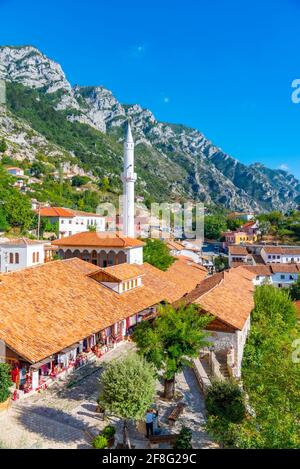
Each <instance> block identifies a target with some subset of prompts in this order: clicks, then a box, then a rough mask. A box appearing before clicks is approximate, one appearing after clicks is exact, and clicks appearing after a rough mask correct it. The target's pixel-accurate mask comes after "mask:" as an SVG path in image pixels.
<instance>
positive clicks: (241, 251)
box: [228, 244, 248, 256]
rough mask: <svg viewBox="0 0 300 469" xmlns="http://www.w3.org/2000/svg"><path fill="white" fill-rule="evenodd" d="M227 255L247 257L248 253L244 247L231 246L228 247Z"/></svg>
mask: <svg viewBox="0 0 300 469" xmlns="http://www.w3.org/2000/svg"><path fill="white" fill-rule="evenodd" d="M228 249H229V254H233V255H240V256H247V254H248V251H247V248H246V246H241V245H239V244H232V245H231V246H229V248H228Z"/></svg>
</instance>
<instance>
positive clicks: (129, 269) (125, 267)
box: [101, 263, 141, 281]
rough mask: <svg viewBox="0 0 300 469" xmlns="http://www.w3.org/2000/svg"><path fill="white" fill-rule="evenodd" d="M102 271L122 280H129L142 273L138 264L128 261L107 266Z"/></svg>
mask: <svg viewBox="0 0 300 469" xmlns="http://www.w3.org/2000/svg"><path fill="white" fill-rule="evenodd" d="M101 271H103V272H105V273H106V274H109V275H110V276H111V277H113V278H115V279H116V280H120V281H122V280H129V279H131V278H136V277H139V276H140V275H141V271H140V269H139V268H138V266H137V265H135V264H127V263H124V264H118V265H112V266H110V267H105V268H102V269H101Z"/></svg>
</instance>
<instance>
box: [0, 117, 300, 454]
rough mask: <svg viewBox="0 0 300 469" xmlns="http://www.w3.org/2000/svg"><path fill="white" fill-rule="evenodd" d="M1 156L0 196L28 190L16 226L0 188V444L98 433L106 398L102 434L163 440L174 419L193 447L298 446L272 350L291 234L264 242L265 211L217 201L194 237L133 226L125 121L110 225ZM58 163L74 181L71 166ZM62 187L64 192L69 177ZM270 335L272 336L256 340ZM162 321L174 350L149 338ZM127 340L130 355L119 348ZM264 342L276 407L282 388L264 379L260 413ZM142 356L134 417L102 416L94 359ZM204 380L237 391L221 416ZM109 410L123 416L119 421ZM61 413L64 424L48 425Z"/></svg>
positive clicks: (290, 270) (143, 441)
mask: <svg viewBox="0 0 300 469" xmlns="http://www.w3.org/2000/svg"><path fill="white" fill-rule="evenodd" d="M6 152H7V150H6V149H5V153H6ZM5 158H6V160H5ZM9 158H10V157H9V155H7V154H6V155H5V156H4V158H3V157H2V168H1V174H0V176H1V178H2V181H4V182H5V184H6V188H5V189H4V190H3V191H2V196H3V195H4V196H6V197H7V201H8V199H9V198H11V199H12V200H18V203H20V197H26V202H25V203H24V206H22V207H23V209H22V210H23V211H22V217H23V220H22V224H21V225H19V226H18V222H17V219H16V217H15V218H13V217H14V216H15V215H14V213H13V203H12V205H11V208H9V209H7V206H8V204H7V205H5V203H4V205H3V207H1V210H2V213H3V217H2V224H3V229H2V238H1V240H0V271H1V274H0V298H1V302H0V339H1V342H2V345H1V362H2V366H6V367H7V368H6V370H8V371H7V372H8V375H9V379H8V380H7V383H8V384H7V392H6V393H5V392H3V396H4V397H5V398H4V399H2V402H1V403H0V410H1V412H0V425H1V437H0V440H1V442H3V444H4V445H8V446H12V447H18V445H20V441H21V439H22V438H25V443H24V445H25V447H31V445H35V444H40V445H42V447H49V448H52V447H54V448H57V447H66V448H74V447H78V446H79V445H81V447H92V446H93V445H94V447H97V446H95V445H97V444H98V443H97V441H98V439H99V438H100V437H101V438H104V440H105V438H106V437H105V436H103V434H102V433H101V432H104V431H106V430H105V428H106V427H105V425H104V423H105V422H104V420H103V421H101V422H99V418H98V416H99V414H101V413H103V412H104V410H103V409H105V405H106V406H107V410H106V411H105V412H107V414H108V416H107V417H106V424H108V426H110V427H113V432H115V437H114V439H113V442H111V445H113V447H127V448H130V447H131V445H134V446H135V447H140V448H148V447H151V448H163V447H172V445H174V444H175V447H176V444H179V443H178V441H179V440H180V438H182V434H184V432H186V430H184V428H185V429H186V428H188V430H189V432H190V434H189V435H190V437H189V438H190V443H189V444H190V445H192V446H193V448H214V447H220V446H221V447H266V445H274V447H276V445H286V446H287V447H297V445H299V435H298V433H297V430H296V427H297V424H298V423H299V420H298V417H299V416H297V411H296V409H297V405H298V404H297V397H296V390H297V385H298V384H297V383H299V368H297V365H296V364H295V363H293V362H292V360H291V356H290V358H289V357H287V356H285V357H283V356H282V355H281V352H280V350H282V349H286V350H289V353H290V354H292V350H293V345H292V341H293V338H295V337H296V336H297V331H298V330H299V323H298V322H297V315H298V318H299V300H300V283H299V274H300V246H299V245H297V244H294V245H292V244H279V243H278V240H277V241H276V242H274V239H273V240H269V241H267V240H266V239H264V238H263V233H262V231H263V223H264V221H263V220H262V218H260V216H259V214H253V213H248V212H239V213H238V214H235V213H231V214H229V215H228V214H226V215H225V216H224V215H222V217H224V218H223V219H226V220H228V224H227V226H226V225H225V226H224V224H223V225H222V223H221V224H218V223H216V224H213V223H211V222H212V221H215V219H216V218H219V219H220V215H215V214H212V213H208V215H207V220H208V229H211V228H212V227H214V229H215V231H218V230H219V236H213V235H214V233H213V232H212V230H211V234H212V236H209V237H207V238H206V239H205V241H204V243H200V244H199V243H197V240H196V241H193V240H184V239H174V233H172V230H171V231H170V232H169V233H168V237H166V236H165V235H166V233H165V232H164V231H163V230H162V231H161V232H160V237H159V238H157V239H151V238H146V237H143V236H142V233H143V228H141V225H143V221H144V220H142V219H141V217H135V216H134V207H135V203H136V198H135V192H134V188H135V183H136V180H137V177H136V174H135V172H134V139H133V134H132V132H131V125H130V122H128V124H127V130H126V136H125V142H124V162H123V172H122V174H121V179H122V182H123V197H124V209H123V214H122V217H120V216H119V217H118V219H117V223H116V227H115V230H114V231H113V230H112V229H111V228H110V226H111V225H110V222H111V220H109V218H108V217H107V216H106V215H99V214H97V213H95V212H93V211H92V210H91V211H84V210H82V209H79V208H77V209H75V208H68V207H64V206H56V205H53V204H52V205H51V204H50V203H49V201H44V200H39V199H38V197H39V194H40V192H39V191H40V189H39V187H40V186H41V185H42V184H43V183H42V181H41V179H40V174H38V171H37V169H36V171H35V172H34V175H33V174H32V173H33V171H32V166H31V169H30V170H28V171H27V170H24V169H23V168H22V167H21V166H22V165H18V166H14V165H9V164H6V163H7V162H8V161H9ZM3 159H4V161H3ZM26 171H27V174H26ZM52 176H53V177H55V174H52ZM64 177H65V175H64ZM70 177H71V180H72V181H74V178H77V179H76V181H77V182H78V181H79V178H80V175H74V174H73V173H71V174H70ZM81 177H83V176H81ZM33 187H34V188H35V189H34V190H33ZM73 187H75V189H74V191H75V192H76V189H78V187H77V186H76V184H74V186H73ZM79 187H80V188H82V187H83V186H82V185H79ZM33 191H35V194H36V198H35V199H33V198H31V195H32V192H33ZM26 192H30V197H29V196H28V195H27V194H26ZM78 192H79V191H78ZM23 193H24V194H23ZM85 193H89V186H88V185H87V187H86V192H85ZM9 203H11V202H9ZM22 204H23V200H22ZM30 204H31V205H30ZM289 216H292V215H289ZM294 216H295V217H296V210H295V212H294ZM223 219H222V220H223ZM233 220H237V221H233ZM148 222H149V221H148ZM158 222H159V221H158V220H155V222H153V220H152V221H151V223H155V224H157V223H158ZM5 224H6V226H5ZM226 228H227V229H226ZM230 228H231V229H230ZM206 234H207V233H206ZM213 238H214V239H213ZM278 305H280V307H279V309H278ZM264 315H265V316H264ZM164 321H165V324H166V325H165V330H164V332H163V333H162V332H161V334H162V335H161V336H159V331H160V329H159V328H160V327H163V326H162V324H164ZM176 328H177V329H176ZM194 328H195V335H192V334H193V332H192V331H193V329H194ZM183 331H184V334H183ZM188 331H190V334H191V335H190V336H189V335H188ZM175 332H176V333H175ZM283 332H284V333H283ZM281 333H282V334H281ZM155 334H157V335H155ZM172 334H173V335H172ZM185 334H186V335H185ZM257 334H260V337H261V343H258V342H257V341H256V336H257ZM268 334H269V335H270V337H271V338H272V339H274V338H275V337H276V341H275V340H272V341H271V342H270V343H269V342H268V341H269V335H268ZM278 335H280V338H278V339H277V336H278ZM165 336H167V340H168V341H171V342H170V343H173V348H174V350H173V349H172V347H170V349H166V350H164V349H163V347H164V346H163V340H165V339H163V337H165ZM155 337H156V340H157V341H158V342H157V343H156V342H153V341H154V338H155ZM159 341H161V342H159ZM172 341H173V342H172ZM261 344H263V345H261ZM152 347H154V348H155V347H156V353H157V351H159V350H160V347H162V350H163V352H162V357H164V356H165V355H167V356H168V354H169V356H168V359H167V360H165V358H161V359H160V361H159V365H158V364H157V359H155V358H154V355H153V353H154V352H153V351H152ZM180 347H181V348H182V350H181V349H180ZM260 347H261V348H260ZM276 347H278V349H276ZM136 351H137V352H138V355H137V357H138V358H136V357H135V355H134V356H132V355H131V354H132V353H136ZM256 354H257V356H260V358H259V359H258V360H255V359H254V357H255V356H256ZM270 354H271V355H272V356H274V360H275V358H276V359H277V360H278V362H275V361H274V363H273V364H272V367H273V370H272V371H273V373H274V374H276V372H277V371H276V370H277V368H278V367H279V368H280V367H281V371H282V373H283V375H284V380H287V382H288V384H289V386H290V394H289V396H288V403H286V406H285V407H284V406H281V404H282V402H281V399H282V400H285V402H286V399H287V397H286V396H284V392H285V391H284V390H283V389H282V388H281V389H279V388H276V392H277V394H278V396H277V398H276V399H277V400H278V402H277V404H278V405H277V407H278V409H277V407H276V410H275V409H274V414H272V416H270V415H269V414H268V413H267V410H266V409H267V407H268V405H269V404H270V402H269V399H271V397H270V396H271V393H272V389H271V386H272V385H274V384H272V385H270V383H268V384H266V383H264V382H263V381H262V383H261V386H266V388H265V391H264V392H263V393H261V394H259V392H258V389H257V387H256V386H257V385H256V384H255V383H254V382H253V375H254V374H255V375H256V379H258V380H263V379H264V377H265V375H266V374H267V369H268V366H269V362H268V359H267V357H268V356H269V355H270ZM141 356H142V357H143V360H146V362H145V363H146V364H144V365H143V367H144V369H145V370H147V369H148V368H147V367H148V366H150V365H149V363H150V362H151V361H152V362H153V364H154V365H153V366H157V368H158V373H159V379H158V376H157V374H156V375H155V379H154V378H153V376H152V377H151V380H153V379H154V381H153V383H154V384H153V386H155V392H152V394H151V392H150V390H149V389H150V388H151V386H152V385H151V386H150V387H149V389H148V388H147V389H145V391H143V392H146V393H148V392H149V396H150V397H149V401H148V403H146V408H145V403H144V404H143V405H142V404H141V409H139V411H138V412H137V413H136V417H134V418H133V416H132V415H133V414H129V415H128V416H125V415H123V414H122V412H121V413H119V414H117V416H116V415H115V413H116V411H115V413H114V412H112V411H111V415H110V412H109V409H115V407H113V403H112V402H111V401H109V400H108V397H107V401H105V402H104V401H103V402H102V401H101V399H100V398H99V399H97V396H96V395H97V392H98V387H97V383H96V378H95V376H99V377H100V378H99V379H100V381H101V376H102V372H103V364H104V363H111V366H112V370H113V367H114V366H118V365H116V364H115V363H119V362H120V360H121V362H120V363H123V362H122V360H125V361H124V367H126V366H128V367H130V366H134V364H136V363H137V362H136V360H141V358H139V357H141ZM126 357H129V362H128V360H127V362H126ZM130 357H133V358H132V361H131V362H130ZM151 357H152V358H151ZM115 358H118V360H117V361H115V360H114V359H115ZM147 360H148V361H147ZM168 360H169V361H168ZM187 361H188V362H189V363H188V364H189V366H187ZM148 362H149V363H148ZM170 364H171V365H170ZM0 366H1V365H0ZM105 369H106V368H105ZM150 369H152V368H149V370H150ZM85 370H86V371H85ZM108 370H109V368H108ZM145 372H146V371H145ZM1 373H3V375H4V368H3V371H1ZM95 373H97V375H96V374H95ZM103 373H104V376H105V373H106V372H105V371H104V372H103ZM107 373H108V375H107V376H109V372H107ZM149 373H150V371H149ZM151 373H152V372H151ZM151 373H150V374H151ZM94 374H95V375H94ZM258 374H259V376H258ZM1 376H2V375H1ZM93 376H94V378H93ZM128 376H130V373H129V374H128ZM118 377H120V373H119V374H118ZM102 379H103V382H102V386H103V389H105V378H102ZM106 379H108V378H106ZM120 379H121V378H120ZM122 379H123V378H122ZM128 379H129V378H128ZM137 379H138V378H137ZM145 380H146V378H145ZM142 381H143V380H142ZM146 381H147V380H146ZM146 381H145V382H146ZM273 381H274V382H275V386H279V385H278V384H277V383H276V379H275V378H274V380H273ZM151 382H152V381H151ZM92 383H93V384H92ZM95 383H96V384H95ZM121 385H122V383H121V384H120V386H121ZM132 385H133V383H132ZM128 386H129V384H128ZM141 386H142V385H141ZM162 386H163V387H162ZM218 386H219V387H221V391H220V392H222V393H224V392H228V396H229V398H228V399H229V401H230V399H233V397H232V396H233V395H234V394H236V393H237V394H238V395H239V396H240V398H239V399H240V400H239V402H238V403H237V402H235V401H234V400H233V401H232V402H230V403H229V404H228V403H226V406H225V410H224V409H223V411H224V412H225V414H226V417H225V416H222V418H221V414H218V413H215V412H216V410H214V411H213V410H212V408H213V405H212V404H211V403H212V401H213V399H214V398H215V397H214V396H215V394H217V393H218V392H219V391H218ZM141 389H142V387H141ZM102 392H104V391H102ZM141 392H142V391H141ZM81 394H82V395H84V397H82V395H81ZM121 394H122V393H121ZM147 395H148V394H147ZM1 396H2V395H1V394H0V397H1ZM79 396H80V397H79ZM230 396H231V397H230ZM115 399H116V400H117V399H119V396H115ZM136 399H137V402H139V401H138V397H136ZM128 400H129V401H130V397H128ZM75 401H77V404H76V405H75V404H74V402H75ZM241 401H242V402H243V404H241ZM75 403H76V402H75ZM279 404H280V405H279ZM128 405H130V404H128ZM230 405H232V406H234V408H235V410H236V409H239V412H240V413H239V417H236V420H231V419H233V416H232V415H229V414H230V412H229V409H230ZM282 405H283V404H282ZM57 406H58V407H57ZM143 406H144V407H143ZM150 406H152V407H153V408H155V409H156V411H157V412H158V413H159V415H160V425H159V426H156V427H155V428H156V430H155V429H154V430H155V431H154V430H153V425H152V427H151V426H150V427H151V428H150V427H149V428H150V434H149V432H148V429H149V428H148V427H147V437H148V438H145V432H146V429H145V428H143V417H141V413H142V414H143V412H146V410H147V407H149V408H150ZM227 406H228V407H227ZM241 406H242V407H241ZM243 406H244V407H243ZM205 407H206V410H205ZM241 408H242V410H241ZM84 409H88V412H86V411H84ZM223 411H222V412H223ZM220 412H221V411H220ZM282 413H284V425H285V429H286V433H282V427H281V423H280V422H282V419H283V414H282ZM83 415H85V416H84V417H83ZM134 415H135V414H134ZM151 415H152V414H151ZM29 416H30V418H29ZM122 418H123V419H124V418H125V421H130V422H129V423H128V422H127V424H126V425H127V426H126V425H125V426H124V428H123V427H122ZM151 418H152V417H151ZM274 419H275V423H274ZM151 423H153V422H152V421H151ZM257 423H258V426H257ZM146 426H147V425H146ZM270 426H273V431H274V432H275V434H276V439H280V438H281V439H280V441H279V443H277V442H276V441H277V440H276V441H275V440H274V438H273V437H272V436H271V433H270ZM257 427H260V428H261V430H257ZM54 428H58V430H57V432H56V431H55V430H54ZM72 428H73V434H74V435H76V437H75V438H74V439H73V438H72V437H67V436H66V437H64V438H62V436H61V435H62V434H65V435H68V434H69V433H70V432H71V430H72ZM38 429H43V430H38ZM99 431H100V434H99ZM182 432H183V433H182ZM229 433H230V435H231V436H230V438H229ZM87 434H88V435H89V436H88V437H87ZM124 434H125V436H126V438H125V439H124ZM232 435H233V436H232ZM297 435H298V436H297ZM272 438H273V439H272ZM104 440H103V441H104ZM101 441H102V440H101ZM103 441H102V443H101V444H104V446H103V447H105V441H104V443H103ZM176 442H177V443H176ZM99 444H100V443H99ZM106 444H107V445H108V440H107V441H106ZM122 445H123V446H122ZM164 445H165V446H164ZM259 445H261V446H259ZM279 447H280V446H279Z"/></svg>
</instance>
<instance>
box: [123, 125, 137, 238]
mask: <svg viewBox="0 0 300 469" xmlns="http://www.w3.org/2000/svg"><path fill="white" fill-rule="evenodd" d="M122 181H123V232H124V235H125V236H129V237H130V238H134V236H135V230H134V184H135V181H136V173H135V172H134V141H133V137H132V132H131V125H130V121H129V120H128V122H127V129H126V138H125V142H124V170H123V174H122Z"/></svg>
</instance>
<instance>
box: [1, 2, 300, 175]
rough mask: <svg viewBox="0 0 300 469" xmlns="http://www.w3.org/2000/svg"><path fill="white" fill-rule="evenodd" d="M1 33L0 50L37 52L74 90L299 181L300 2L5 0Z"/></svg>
mask: <svg viewBox="0 0 300 469" xmlns="http://www.w3.org/2000/svg"><path fill="white" fill-rule="evenodd" d="M0 24H1V27H0V44H2V45H7V44H9V45H21V44H33V45H35V46H36V47H38V48H40V49H41V50H42V51H43V52H44V53H45V54H46V55H48V56H49V57H51V58H53V59H54V60H56V61H57V62H59V63H60V64H61V65H62V67H63V69H64V71H65V73H66V75H67V78H68V79H69V81H70V82H71V83H72V84H75V83H77V84H80V85H96V84H101V85H104V86H106V87H107V88H109V89H111V90H112V91H113V93H114V94H115V96H116V97H117V98H118V99H119V100H120V101H121V102H123V103H138V104H141V105H142V106H143V107H148V108H150V109H151V110H152V111H153V112H154V114H155V116H156V118H157V119H159V120H163V121H167V122H175V123H183V124H186V125H189V126H191V127H195V128H198V129H199V130H200V131H201V132H203V133H204V134H205V135H206V136H207V137H208V138H210V139H211V140H212V141H213V142H214V143H215V144H216V145H218V146H220V147H221V148H222V149H223V150H224V151H226V152H227V153H229V154H230V155H232V156H233V157H235V158H237V159H239V160H240V161H242V162H245V163H251V162H256V161H259V162H262V163H264V164H266V165H268V166H270V167H272V168H278V167H283V168H289V170H290V171H291V172H293V173H294V174H296V175H297V176H298V177H299V178H300V138H299V134H300V132H299V127H300V103H299V104H294V103H293V102H292V100H291V94H292V91H293V90H292V88H291V83H292V81H293V80H295V79H297V78H300V0H269V1H268V0H265V1H262V0H260V1H258V0H252V1H245V0H226V1H224V0H184V1H183V0H160V1H158V0H151V1H150V0H147V1H146V0H143V1H141V0H122V1H121V0H110V1H108V0H105V1H104V0H97V1H96V0H95V1H94V0H86V1H85V2H81V1H70V0H60V1H58V0H51V1H50V0H43V1H36V0H26V2H25V1H24V0H0Z"/></svg>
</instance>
